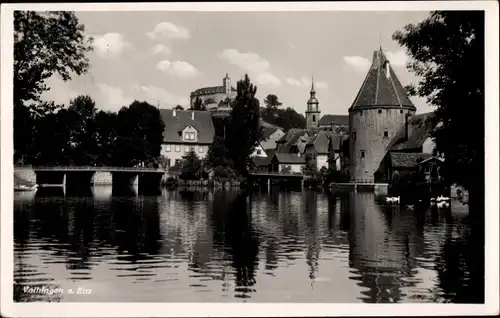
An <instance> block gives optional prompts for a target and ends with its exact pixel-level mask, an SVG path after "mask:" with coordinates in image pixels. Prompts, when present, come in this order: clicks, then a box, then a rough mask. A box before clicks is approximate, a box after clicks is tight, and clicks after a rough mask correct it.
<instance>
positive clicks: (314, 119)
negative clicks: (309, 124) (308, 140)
mask: <svg viewBox="0 0 500 318" xmlns="http://www.w3.org/2000/svg"><path fill="white" fill-rule="evenodd" d="M314 122H316V115H313V123H314Z"/></svg>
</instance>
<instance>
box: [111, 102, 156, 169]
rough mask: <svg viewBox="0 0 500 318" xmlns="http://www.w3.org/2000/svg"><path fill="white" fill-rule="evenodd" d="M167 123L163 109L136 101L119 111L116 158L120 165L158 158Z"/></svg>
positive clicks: (148, 162) (115, 160) (148, 163)
mask: <svg viewBox="0 0 500 318" xmlns="http://www.w3.org/2000/svg"><path fill="white" fill-rule="evenodd" d="M164 129H165V124H164V123H163V120H162V119H161V115H160V111H159V110H158V109H157V108H156V107H154V106H153V105H150V104H148V103H147V102H139V101H134V102H133V103H132V104H131V105H130V107H128V108H127V107H123V108H122V109H121V110H120V111H119V112H118V118H117V129H116V142H115V152H114V156H113V162H114V164H115V165H118V166H134V165H137V164H140V163H143V164H145V165H151V164H154V163H156V162H157V161H158V159H159V157H160V151H161V143H162V141H163V131H164Z"/></svg>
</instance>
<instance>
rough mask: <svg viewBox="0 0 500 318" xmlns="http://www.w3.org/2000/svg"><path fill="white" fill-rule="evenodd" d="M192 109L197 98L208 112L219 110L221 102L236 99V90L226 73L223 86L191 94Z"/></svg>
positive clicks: (200, 89)
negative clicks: (209, 110) (214, 109)
mask: <svg viewBox="0 0 500 318" xmlns="http://www.w3.org/2000/svg"><path fill="white" fill-rule="evenodd" d="M189 97H190V103H189V106H190V108H193V107H194V103H195V101H196V99H197V98H200V99H201V101H202V102H203V103H204V104H205V106H206V108H207V110H208V109H213V108H217V107H218V106H219V103H220V102H223V101H225V100H233V99H235V98H236V89H235V88H234V87H233V86H231V78H230V77H229V75H228V74H227V73H226V76H225V77H224V78H223V79H222V86H212V87H202V88H199V89H197V90H195V91H193V92H191V94H190V96H189Z"/></svg>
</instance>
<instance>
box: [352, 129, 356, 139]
mask: <svg viewBox="0 0 500 318" xmlns="http://www.w3.org/2000/svg"><path fill="white" fill-rule="evenodd" d="M352 139H353V140H356V132H355V131H353V132H352Z"/></svg>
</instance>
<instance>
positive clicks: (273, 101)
mask: <svg viewBox="0 0 500 318" xmlns="http://www.w3.org/2000/svg"><path fill="white" fill-rule="evenodd" d="M264 104H265V105H266V108H267V109H270V110H277V109H278V107H280V106H281V105H283V103H282V102H280V101H279V99H278V96H276V95H274V94H268V95H267V96H266V98H265V99H264Z"/></svg>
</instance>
